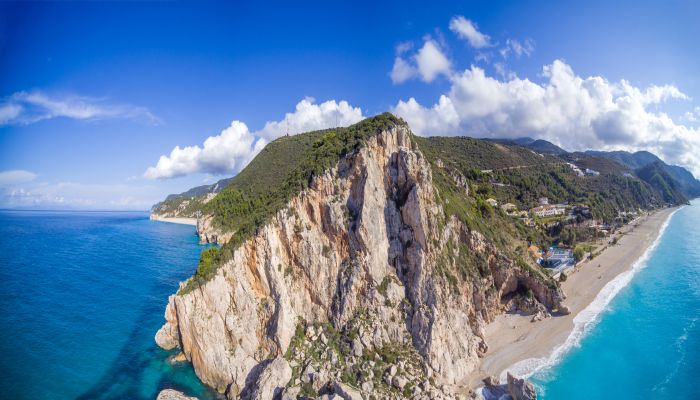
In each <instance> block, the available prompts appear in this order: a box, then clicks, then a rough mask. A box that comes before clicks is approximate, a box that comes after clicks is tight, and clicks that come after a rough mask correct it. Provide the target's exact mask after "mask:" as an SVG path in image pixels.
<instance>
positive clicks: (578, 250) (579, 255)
mask: <svg viewBox="0 0 700 400" xmlns="http://www.w3.org/2000/svg"><path fill="white" fill-rule="evenodd" d="M584 253H585V252H584V251H583V249H582V248H581V246H576V248H575V249H574V259H575V260H576V262H579V261H581V260H582V259H583V255H584Z"/></svg>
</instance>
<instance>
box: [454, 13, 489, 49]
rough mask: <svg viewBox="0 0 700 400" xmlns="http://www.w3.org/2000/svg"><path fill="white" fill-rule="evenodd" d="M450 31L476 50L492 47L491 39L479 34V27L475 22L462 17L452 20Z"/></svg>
mask: <svg viewBox="0 0 700 400" xmlns="http://www.w3.org/2000/svg"><path fill="white" fill-rule="evenodd" d="M450 30H451V31H452V32H454V33H455V34H456V35H457V36H459V37H460V38H462V39H465V40H466V41H467V42H469V45H470V46H471V47H473V48H475V49H481V48H483V47H489V46H491V38H490V37H489V36H488V35H485V34H483V33H481V32H479V27H478V26H477V25H476V24H475V23H474V22H472V21H470V20H468V19H466V18H464V17H463V16H461V15H458V16H455V17H453V18H452V19H451V20H450Z"/></svg>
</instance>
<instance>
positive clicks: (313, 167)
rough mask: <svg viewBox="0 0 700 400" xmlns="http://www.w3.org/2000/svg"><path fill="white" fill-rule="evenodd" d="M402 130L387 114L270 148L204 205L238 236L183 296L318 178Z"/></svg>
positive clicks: (277, 142)
mask: <svg viewBox="0 0 700 400" xmlns="http://www.w3.org/2000/svg"><path fill="white" fill-rule="evenodd" d="M397 124H404V122H403V121H402V120H400V119H399V118H397V117H395V116H393V115H392V114H390V113H384V114H380V115H377V116H375V117H372V118H367V119H365V120H363V121H361V122H359V123H357V124H354V125H351V126H349V127H346V128H335V129H326V130H321V131H315V132H309V133H304V134H300V135H295V136H291V137H287V136H285V137H282V138H279V139H277V140H275V141H273V142H272V143H270V144H269V145H267V146H266V147H265V149H263V151H261V152H260V154H259V155H258V156H257V157H256V158H255V159H254V160H253V161H251V163H250V164H248V166H247V167H246V168H244V169H243V171H241V173H239V174H238V175H237V176H236V177H235V178H233V179H232V180H231V183H230V184H229V186H228V187H227V188H226V189H224V190H223V191H222V192H221V193H219V194H218V195H217V196H216V197H214V199H212V200H211V201H210V202H208V203H206V204H205V205H203V207H202V210H203V212H204V213H207V214H213V215H214V225H215V226H216V227H218V228H220V229H222V230H225V231H229V232H234V235H233V237H232V238H231V240H230V241H229V242H228V243H226V244H225V245H223V246H222V247H221V249H219V250H218V251H216V252H215V253H214V252H212V253H211V254H210V255H209V256H208V258H207V260H209V258H210V259H211V262H207V263H202V262H200V264H199V267H198V268H197V272H196V273H195V276H194V278H193V279H191V280H190V281H189V282H188V284H187V286H186V287H185V288H184V291H185V292H186V291H189V290H191V289H192V288H194V287H196V286H197V285H199V284H200V283H201V282H205V281H207V280H208V279H209V278H210V277H211V276H212V275H213V274H214V272H215V271H216V269H217V268H218V267H219V266H220V265H221V264H223V263H224V262H226V261H227V260H229V259H230V258H231V257H232V255H233V251H234V250H235V249H236V248H237V247H238V246H239V245H240V244H241V243H243V242H244V241H245V240H246V239H248V238H249V237H251V236H252V235H253V234H254V233H255V231H256V230H257V229H258V228H259V227H260V226H262V225H264V224H265V223H266V222H267V221H268V220H269V219H270V218H272V217H273V216H274V215H275V213H276V212H277V211H279V210H281V209H282V208H284V206H285V205H286V204H287V203H288V202H289V200H291V198H292V197H293V196H295V195H297V194H298V193H300V192H301V191H303V190H304V189H306V188H307V187H308V185H309V184H310V183H311V181H312V180H313V178H314V177H315V176H319V175H321V174H323V173H324V171H326V170H328V169H330V168H332V167H334V166H335V165H336V164H337V162H338V160H339V159H340V158H342V157H345V156H346V155H348V154H350V153H352V152H354V151H356V150H358V149H359V148H361V147H362V146H363V144H364V143H365V141H366V140H367V139H368V138H370V137H372V136H374V135H376V134H377V133H379V132H381V131H384V130H386V129H389V128H391V127H392V126H395V125H397ZM208 251H209V250H208Z"/></svg>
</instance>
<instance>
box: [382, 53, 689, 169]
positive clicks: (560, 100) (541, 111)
mask: <svg viewBox="0 0 700 400" xmlns="http://www.w3.org/2000/svg"><path fill="white" fill-rule="evenodd" d="M542 77H543V78H544V80H543V82H541V83H536V82H533V81H530V80H529V79H521V78H518V77H511V78H508V79H503V80H499V79H497V78H494V77H492V76H488V75H487V74H486V73H485V71H484V70H483V69H481V68H479V67H476V66H471V67H470V68H469V69H466V70H465V71H464V72H463V73H461V74H455V75H454V76H453V78H452V80H451V87H450V89H449V91H448V92H447V93H445V94H443V95H442V96H440V98H439V101H438V102H437V103H436V104H434V105H431V106H424V105H421V104H419V103H418V102H417V101H416V100H415V99H414V98H409V99H408V100H406V101H399V102H398V103H397V104H396V106H395V107H394V109H393V111H394V112H395V113H396V114H397V115H399V116H401V117H402V118H404V119H405V120H406V121H408V123H409V124H410V125H411V127H412V128H413V130H414V131H415V132H416V133H418V134H421V135H469V136H480V137H505V138H508V137H511V138H515V137H521V136H533V137H538V138H543V139H546V140H549V141H551V142H553V143H555V144H557V145H560V146H562V147H564V148H566V149H571V150H584V149H591V148H592V149H626V150H631V151H636V150H642V149H644V150H650V151H652V152H655V153H656V154H658V155H659V156H661V157H662V158H663V159H665V160H666V161H667V162H671V163H677V164H681V165H685V166H688V167H690V169H691V170H692V171H693V172H694V173H695V174H696V175H700V154H697V149H698V148H700V130H698V129H697V128H691V127H688V126H684V125H682V124H678V123H676V122H675V121H673V119H672V118H670V117H669V116H668V115H667V114H665V113H663V112H661V111H658V110H657V108H658V107H651V106H656V105H659V104H661V103H664V102H666V101H669V100H688V99H689V98H688V96H687V95H685V94H684V93H683V92H681V91H680V90H679V89H678V88H676V87H675V86H671V85H663V86H650V87H648V88H644V89H641V88H638V87H635V86H633V85H632V84H630V83H629V82H627V81H625V80H622V81H619V82H611V81H608V80H607V79H605V78H603V77H600V76H592V77H587V78H583V77H580V76H578V75H576V74H575V73H574V71H573V69H572V68H571V67H570V66H569V65H568V64H566V63H565V62H564V61H561V60H555V61H554V62H553V63H552V64H550V65H546V66H545V67H543V69H542Z"/></svg>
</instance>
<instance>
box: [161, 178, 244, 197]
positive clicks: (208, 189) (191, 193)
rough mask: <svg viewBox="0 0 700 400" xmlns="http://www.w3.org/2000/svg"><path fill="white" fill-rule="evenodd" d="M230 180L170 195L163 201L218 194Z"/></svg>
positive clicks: (226, 179)
mask: <svg viewBox="0 0 700 400" xmlns="http://www.w3.org/2000/svg"><path fill="white" fill-rule="evenodd" d="M231 179H233V178H225V179H222V180H220V181H218V182H216V183H214V184H211V185H202V186H197V187H193V188H192V189H190V190H188V191H186V192H182V193H180V194H171V195H169V196H168V197H166V198H165V201H168V200H175V199H180V198H190V197H196V196H202V195H206V194H209V193H219V192H220V191H222V190H224V188H226V186H228V184H229V182H231Z"/></svg>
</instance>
